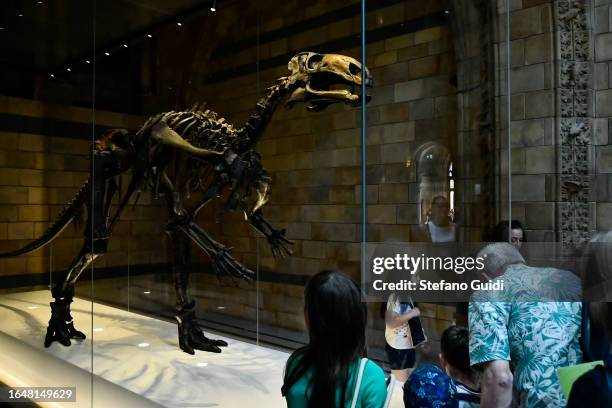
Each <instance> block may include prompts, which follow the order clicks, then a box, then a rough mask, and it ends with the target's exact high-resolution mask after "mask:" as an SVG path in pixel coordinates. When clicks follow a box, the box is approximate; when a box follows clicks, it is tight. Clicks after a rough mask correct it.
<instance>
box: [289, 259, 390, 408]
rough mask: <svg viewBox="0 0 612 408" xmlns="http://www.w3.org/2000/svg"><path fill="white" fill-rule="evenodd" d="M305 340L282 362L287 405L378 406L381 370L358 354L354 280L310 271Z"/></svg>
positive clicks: (360, 317) (360, 330)
mask: <svg viewBox="0 0 612 408" xmlns="http://www.w3.org/2000/svg"><path fill="white" fill-rule="evenodd" d="M304 315H305V319H306V325H307V327H308V334H309V342H308V344H307V345H306V346H304V347H301V348H299V349H298V350H296V351H295V352H293V354H291V356H290V357H289V359H288V360H287V364H286V366H285V373H284V381H283V387H282V389H281V391H282V394H283V396H284V397H285V398H286V399H287V406H288V407H289V408H320V407H325V408H328V407H329V408H332V407H338V408H345V407H363V408H366V407H367V408H381V407H383V406H384V404H385V401H386V399H387V385H386V381H385V374H384V372H383V370H382V369H381V368H380V367H379V366H378V365H376V363H374V362H373V361H370V360H368V359H366V358H363V357H362V356H363V354H364V352H365V346H366V344H365V343H366V341H365V331H366V323H367V309H366V305H365V304H364V303H362V301H361V292H360V290H359V287H358V286H357V284H356V283H355V282H354V281H353V280H351V279H350V278H349V277H348V276H346V275H344V274H343V273H340V272H335V271H323V272H320V273H318V274H316V275H314V276H313V277H312V278H311V279H310V280H309V281H308V283H307V284H306V289H305V292H304Z"/></svg>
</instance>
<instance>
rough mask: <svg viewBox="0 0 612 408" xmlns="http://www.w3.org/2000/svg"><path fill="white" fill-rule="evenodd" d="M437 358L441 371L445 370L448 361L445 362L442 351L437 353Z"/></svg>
mask: <svg viewBox="0 0 612 408" xmlns="http://www.w3.org/2000/svg"><path fill="white" fill-rule="evenodd" d="M438 359H440V367H442V371H444V372H446V366H447V365H448V363H447V362H446V359H445V358H444V355H443V354H442V353H440V354H438Z"/></svg>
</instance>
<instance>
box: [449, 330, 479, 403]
mask: <svg viewBox="0 0 612 408" xmlns="http://www.w3.org/2000/svg"><path fill="white" fill-rule="evenodd" d="M469 343H470V332H469V331H468V329H466V328H465V327H461V326H450V327H449V328H447V329H446V330H444V332H443V333H442V338H441V339H440V356H439V358H440V365H441V366H442V369H443V370H444V371H445V372H446V374H448V375H449V377H451V378H452V380H453V382H454V384H455V387H456V389H457V393H456V394H455V399H456V400H457V402H458V405H457V407H458V408H477V407H480V390H479V389H478V386H477V385H476V382H475V381H474V374H473V372H472V368H471V367H470V348H469Z"/></svg>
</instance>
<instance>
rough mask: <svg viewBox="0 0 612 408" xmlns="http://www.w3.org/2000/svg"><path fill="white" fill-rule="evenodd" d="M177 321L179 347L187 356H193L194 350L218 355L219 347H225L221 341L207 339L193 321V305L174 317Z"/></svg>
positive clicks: (225, 344) (224, 343)
mask: <svg viewBox="0 0 612 408" xmlns="http://www.w3.org/2000/svg"><path fill="white" fill-rule="evenodd" d="M176 320H177V321H178V336H179V347H180V348H181V350H183V351H184V352H185V353H187V354H195V350H202V351H209V352H211V353H220V352H221V348H220V347H227V342H225V341H223V340H213V339H209V338H208V337H206V336H205V335H204V332H203V331H202V328H201V327H200V326H198V324H197V323H196V321H195V310H194V303H192V304H191V305H190V307H189V308H188V309H184V312H183V313H179V314H178V315H177V316H176Z"/></svg>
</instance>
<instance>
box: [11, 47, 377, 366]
mask: <svg viewBox="0 0 612 408" xmlns="http://www.w3.org/2000/svg"><path fill="white" fill-rule="evenodd" d="M288 69H289V71H290V75H289V76H286V77H282V78H279V79H278V80H276V81H275V83H274V85H272V86H271V87H270V88H268V89H267V90H266V92H265V96H264V97H263V98H262V99H261V100H260V101H259V102H258V103H257V106H256V112H255V113H254V114H252V115H251V116H250V117H249V119H248V121H247V122H246V124H245V125H244V126H243V127H241V128H239V129H236V128H234V127H233V126H232V125H230V124H228V123H226V122H225V120H224V119H222V118H219V117H218V115H217V114H216V113H214V112H212V111H209V110H206V111H201V110H199V109H198V108H197V107H194V108H192V109H191V110H189V111H184V112H167V113H163V114H159V115H156V116H153V117H151V118H149V120H147V122H146V123H145V124H144V125H143V126H142V127H141V128H140V129H139V130H138V131H137V132H136V133H135V134H130V133H129V132H128V131H126V130H113V131H109V132H107V133H106V134H105V135H104V136H103V137H102V138H100V139H99V140H97V141H96V142H95V149H94V152H93V154H92V160H93V165H92V168H93V173H92V174H91V176H90V178H89V180H88V181H87V182H86V183H85V184H84V185H83V187H82V188H81V189H80V190H79V192H78V193H77V194H76V196H75V198H74V199H73V200H72V202H70V203H69V205H68V206H67V207H66V208H65V209H64V210H63V211H62V213H60V215H59V217H58V220H57V221H56V222H55V223H54V224H53V225H52V226H51V227H50V228H49V229H48V230H47V232H45V234H43V235H42V236H41V237H40V238H38V239H37V240H35V241H33V242H31V243H30V244H28V245H26V246H25V247H23V248H21V249H18V250H15V251H12V252H9V253H4V254H0V257H10V256H18V255H21V254H25V253H28V252H31V251H34V250H37V249H39V248H41V247H43V246H44V245H46V244H48V243H49V242H51V241H52V240H53V239H54V238H56V237H57V236H58V235H59V234H60V233H61V232H62V230H63V229H64V228H66V226H68V225H69V224H70V222H71V221H72V220H74V219H75V218H78V217H79V215H80V213H81V212H82V207H83V206H84V205H85V206H86V207H87V213H88V217H89V219H88V221H87V228H86V231H85V242H84V244H83V247H82V249H81V250H80V252H79V254H78V256H77V257H76V258H75V260H74V261H73V262H72V264H71V265H70V266H69V268H68V269H67V271H66V273H65V276H64V279H63V280H62V281H61V283H59V284H55V285H53V286H52V295H53V298H54V299H55V300H54V301H53V302H51V319H50V320H49V327H48V329H47V335H46V338H45V346H46V347H48V346H49V345H50V344H51V343H52V342H53V341H56V340H57V341H59V342H60V343H61V344H63V345H65V346H69V345H70V344H71V341H70V340H71V339H84V338H85V335H84V334H83V333H82V332H80V331H78V330H77V329H75V327H74V323H73V320H72V316H71V315H70V303H71V302H72V298H73V296H74V285H75V283H76V281H77V279H78V278H79V276H80V275H81V273H82V272H83V270H84V269H85V268H87V266H88V265H90V264H91V263H92V262H93V261H94V260H95V259H96V258H98V257H100V256H101V255H103V254H104V253H106V251H107V244H108V239H109V238H110V235H111V231H112V229H113V226H114V225H115V223H116V221H117V220H118V218H119V215H120V213H121V211H122V210H123V209H124V208H125V206H126V205H127V203H128V201H129V199H130V197H132V196H133V195H134V193H135V192H136V191H140V190H142V189H145V188H151V189H152V190H153V196H154V197H155V198H157V197H159V196H163V197H164V198H165V200H166V204H167V209H168V214H169V220H168V223H167V225H166V232H167V233H168V235H169V236H170V238H171V240H172V242H173V252H174V259H173V264H174V265H173V266H174V268H173V269H174V275H175V289H176V307H177V316H176V318H177V321H178V332H179V345H180V348H181V349H182V350H183V351H185V352H187V353H190V354H194V349H198V350H205V351H212V352H220V351H221V349H220V348H219V347H220V346H227V344H226V343H225V342H224V341H222V340H212V339H209V338H207V337H206V336H205V335H204V333H203V331H202V329H201V328H200V327H199V326H198V325H197V323H196V320H195V302H194V301H193V300H192V299H191V297H190V296H189V293H188V290H187V286H188V278H189V271H188V264H189V258H190V244H189V239H191V240H192V241H193V242H194V243H195V244H196V245H197V246H198V247H200V248H201V249H202V250H203V251H204V252H206V254H207V255H208V256H209V257H210V259H211V261H212V262H211V263H212V267H213V269H214V270H215V272H216V273H217V274H218V275H229V276H232V277H237V278H243V279H246V280H251V279H252V277H253V272H252V271H250V270H249V269H248V268H246V267H244V266H243V265H241V264H240V263H239V262H238V261H237V260H236V259H234V258H233V257H232V256H231V255H230V253H229V252H230V248H228V247H227V246H225V245H223V244H221V243H219V242H217V241H216V240H214V239H213V238H212V237H211V236H210V235H209V234H208V233H207V232H206V231H205V230H204V229H202V228H201V227H200V226H199V225H197V224H196V222H195V220H196V216H197V214H198V212H199V211H200V210H201V209H202V208H203V207H204V206H205V205H206V204H207V203H208V202H209V201H210V200H212V199H213V198H215V197H218V196H219V195H220V194H221V193H222V192H223V191H224V190H226V189H230V194H229V199H228V201H227V202H226V204H225V206H224V209H223V210H224V211H232V210H240V211H242V212H243V213H244V215H245V218H246V219H247V220H248V222H249V223H250V224H251V225H252V226H253V227H255V228H256V229H257V230H258V231H260V232H261V233H262V234H263V235H264V236H265V237H266V238H267V240H268V243H269V244H270V247H271V250H272V254H273V255H274V256H275V257H284V256H287V255H290V254H291V249H290V248H291V247H290V246H291V245H292V244H293V243H292V242H291V241H289V240H288V239H287V238H286V237H285V231H284V230H282V231H279V230H276V229H274V228H273V227H272V226H271V225H270V224H269V223H268V222H267V221H266V220H265V218H264V217H263V215H262V211H261V208H262V207H263V206H264V205H265V203H266V202H267V200H268V197H269V187H270V178H269V177H268V176H267V175H266V171H265V169H264V168H263V167H262V165H261V162H260V159H261V156H260V155H259V154H258V153H257V152H255V151H254V150H252V148H253V147H254V146H255V144H256V143H257V142H258V141H259V140H260V138H261V137H262V134H263V131H264V129H265V127H266V125H267V124H268V122H269V121H270V119H271V117H272V114H273V112H274V110H275V108H276V107H277V106H278V104H279V102H280V101H281V100H283V99H285V98H287V105H288V106H292V105H294V104H296V103H299V102H304V103H307V104H308V106H307V109H308V110H310V111H320V110H323V109H325V108H326V107H327V106H329V105H331V104H333V103H337V102H343V103H345V104H349V105H353V106H357V105H359V104H360V102H361V100H362V95H360V94H358V93H355V88H361V86H362V76H363V77H365V78H366V84H365V85H366V86H368V87H369V86H371V84H372V79H371V76H370V73H369V72H368V70H367V68H366V69H365V72H363V73H362V68H361V64H360V63H359V62H358V61H356V60H355V59H353V58H350V57H346V56H343V55H336V54H316V53H311V52H304V53H299V54H297V55H296V56H294V57H293V58H292V59H291V61H290V62H289V65H288ZM366 98H369V97H368V96H366ZM128 171H131V179H130V183H129V186H128V187H127V191H126V193H125V194H124V196H123V197H122V198H121V199H120V201H119V204H118V208H117V211H116V212H115V213H114V215H112V216H111V214H110V212H111V203H112V200H113V197H114V196H115V194H116V193H117V191H118V190H119V188H118V183H117V178H118V177H119V176H120V175H122V174H124V173H126V172H128ZM191 191H200V192H201V193H202V194H201V198H199V200H198V202H197V203H196V204H195V205H193V206H191V207H190V208H188V209H187V208H185V206H184V203H183V200H182V199H181V197H183V198H184V197H186V196H188V195H189V193H190V192H191ZM188 238H189V239H188Z"/></svg>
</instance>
